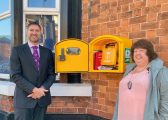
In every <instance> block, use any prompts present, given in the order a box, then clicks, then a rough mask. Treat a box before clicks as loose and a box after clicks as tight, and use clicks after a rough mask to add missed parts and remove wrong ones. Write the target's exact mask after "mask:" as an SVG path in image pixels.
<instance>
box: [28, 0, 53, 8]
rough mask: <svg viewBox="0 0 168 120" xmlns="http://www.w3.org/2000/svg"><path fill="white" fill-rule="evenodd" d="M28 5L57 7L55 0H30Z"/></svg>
mask: <svg viewBox="0 0 168 120" xmlns="http://www.w3.org/2000/svg"><path fill="white" fill-rule="evenodd" d="M28 7H43V8H55V0H28Z"/></svg>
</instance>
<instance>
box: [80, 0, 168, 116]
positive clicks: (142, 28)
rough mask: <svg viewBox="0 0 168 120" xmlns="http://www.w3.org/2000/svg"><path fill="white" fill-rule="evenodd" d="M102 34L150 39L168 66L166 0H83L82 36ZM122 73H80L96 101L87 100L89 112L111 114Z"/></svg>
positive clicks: (133, 38)
mask: <svg viewBox="0 0 168 120" xmlns="http://www.w3.org/2000/svg"><path fill="white" fill-rule="evenodd" d="M89 5H90V6H89ZM105 34H111V35H117V36H121V37H126V38H129V39H132V40H133V41H136V40H138V39H141V38H146V39H149V40H150V41H151V42H152V43H153V44H154V47H155V50H156V52H157V53H158V55H159V56H160V57H161V58H162V59H163V60H164V62H165V65H166V66H168V54H167V52H168V0H82V39H83V40H84V41H87V42H90V41H91V40H92V39H94V38H96V37H98V36H100V35H105ZM121 76H122V75H119V74H112V73H89V74H83V78H84V79H85V80H87V81H88V80H90V81H91V83H92V85H93V97H92V98H91V100H92V99H94V100H95V102H92V101H90V104H91V106H90V105H89V106H88V108H87V109H89V111H88V112H90V113H93V114H95V115H99V116H102V117H105V118H109V119H110V118H111V117H112V114H113V110H114V104H115V99H116V94H117V89H118V83H119V81H120V80H121ZM90 110H91V111H90Z"/></svg>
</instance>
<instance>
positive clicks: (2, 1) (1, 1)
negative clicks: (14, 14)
mask: <svg viewBox="0 0 168 120" xmlns="http://www.w3.org/2000/svg"><path fill="white" fill-rule="evenodd" d="M7 10H9V0H0V14H2V13H3V12H5V11H7Z"/></svg>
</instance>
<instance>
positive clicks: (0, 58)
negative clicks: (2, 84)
mask: <svg viewBox="0 0 168 120" xmlns="http://www.w3.org/2000/svg"><path fill="white" fill-rule="evenodd" d="M0 28H5V29H0V74H9V72H10V69H9V57H10V49H11V17H8V18H5V19H2V20H0Z"/></svg>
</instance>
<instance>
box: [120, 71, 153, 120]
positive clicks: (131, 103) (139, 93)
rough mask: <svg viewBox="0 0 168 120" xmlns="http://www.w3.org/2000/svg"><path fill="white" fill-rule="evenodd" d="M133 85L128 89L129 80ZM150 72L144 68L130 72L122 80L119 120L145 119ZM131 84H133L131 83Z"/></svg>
mask: <svg viewBox="0 0 168 120" xmlns="http://www.w3.org/2000/svg"><path fill="white" fill-rule="evenodd" d="M129 81H131V82H132V87H130V89H128V82H129ZM149 84H150V80H149V73H148V70H144V71H142V72H139V73H134V74H132V73H129V74H128V75H127V76H126V77H124V78H123V79H122V80H121V81H120V85H119V102H118V120H143V119H144V118H143V117H144V110H145V104H146V96H147V92H148V89H149ZM130 86H131V85H130Z"/></svg>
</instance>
